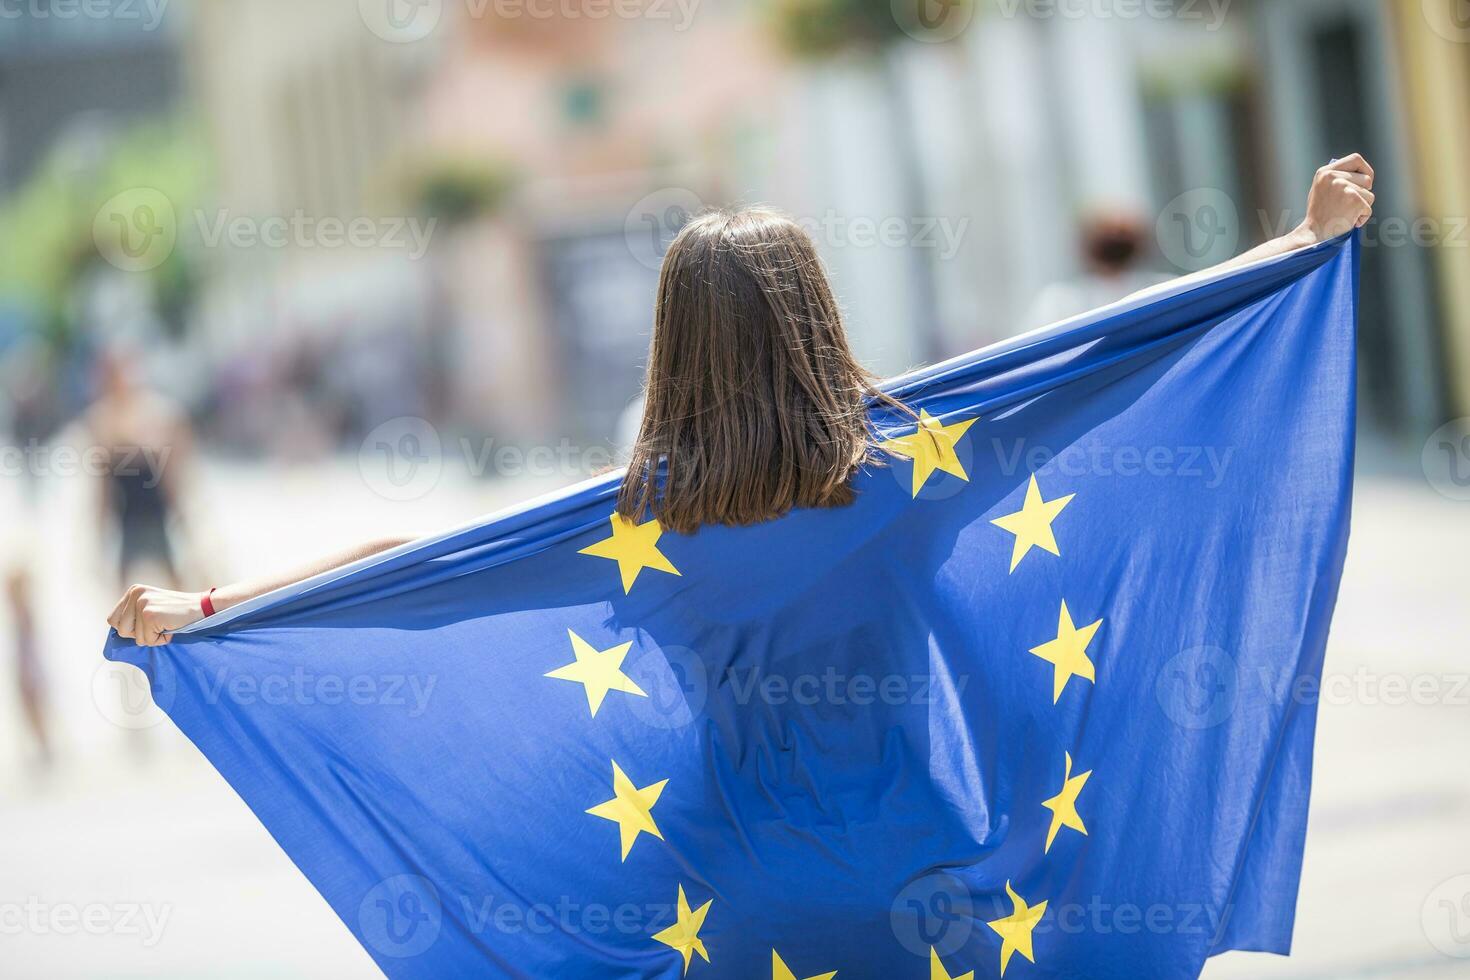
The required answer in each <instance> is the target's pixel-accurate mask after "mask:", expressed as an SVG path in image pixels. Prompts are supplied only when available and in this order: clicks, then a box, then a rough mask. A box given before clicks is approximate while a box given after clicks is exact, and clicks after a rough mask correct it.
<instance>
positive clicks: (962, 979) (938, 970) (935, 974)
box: [929, 946, 975, 980]
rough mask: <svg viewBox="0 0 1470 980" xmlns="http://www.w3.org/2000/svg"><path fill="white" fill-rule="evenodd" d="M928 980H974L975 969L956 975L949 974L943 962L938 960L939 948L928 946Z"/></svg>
mask: <svg viewBox="0 0 1470 980" xmlns="http://www.w3.org/2000/svg"><path fill="white" fill-rule="evenodd" d="M929 980H975V971H974V970H971V971H970V972H969V973H962V974H960V975H959V976H957V977H952V976H950V975H949V971H948V970H946V969H945V968H944V964H943V963H941V962H940V961H939V950H937V949H935V948H934V947H933V946H930V947H929Z"/></svg>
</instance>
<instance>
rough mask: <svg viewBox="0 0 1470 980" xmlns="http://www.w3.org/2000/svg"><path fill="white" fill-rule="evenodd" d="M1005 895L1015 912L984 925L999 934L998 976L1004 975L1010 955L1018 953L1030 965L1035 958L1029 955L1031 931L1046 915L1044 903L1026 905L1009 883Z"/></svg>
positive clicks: (1030, 952) (1030, 951)
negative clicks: (1008, 897) (1028, 961)
mask: <svg viewBox="0 0 1470 980" xmlns="http://www.w3.org/2000/svg"><path fill="white" fill-rule="evenodd" d="M1006 894H1007V895H1009V896H1010V897H1011V902H1012V904H1013V905H1014V906H1015V911H1013V912H1012V913H1011V914H1010V915H1008V916H1006V917H1005V918H1003V919H996V920H995V921H993V922H988V923H986V924H987V925H988V926H990V928H992V929H994V930H995V931H996V932H997V933H999V934H1000V975H1001V976H1005V975H1006V964H1008V963H1010V961H1011V954H1012V953H1020V954H1021V955H1022V956H1024V957H1026V959H1028V960H1030V961H1031V962H1032V963H1035V962H1036V957H1035V956H1033V955H1031V954H1032V950H1031V930H1032V929H1035V928H1036V924H1037V923H1038V922H1040V921H1041V917H1042V916H1043V915H1045V914H1046V903H1045V902H1042V903H1040V904H1039V905H1027V904H1026V900H1025V899H1024V898H1022V897H1021V896H1020V895H1017V894H1016V892H1015V889H1013V888H1011V883H1010V882H1009V881H1007V882H1006Z"/></svg>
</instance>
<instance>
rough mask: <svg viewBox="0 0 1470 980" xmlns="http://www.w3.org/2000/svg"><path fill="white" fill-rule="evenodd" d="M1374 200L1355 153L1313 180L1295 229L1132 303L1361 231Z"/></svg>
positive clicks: (1369, 173)
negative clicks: (1301, 217) (1304, 210)
mask: <svg viewBox="0 0 1470 980" xmlns="http://www.w3.org/2000/svg"><path fill="white" fill-rule="evenodd" d="M1373 197H1374V195H1373V168H1372V167H1370V166H1369V165H1368V161H1367V160H1364V159H1363V157H1362V155H1361V154H1358V153H1354V154H1352V155H1351V156H1346V157H1343V158H1342V159H1341V160H1334V161H1332V162H1331V163H1329V164H1328V165H1327V166H1325V167H1323V168H1322V169H1321V170H1318V171H1317V173H1316V175H1315V176H1314V177H1313V178H1312V189H1311V191H1310V192H1309V193H1308V195H1307V217H1306V220H1305V221H1303V222H1302V223H1301V224H1299V225H1297V226H1296V228H1294V229H1292V230H1291V231H1290V232H1288V233H1287V234H1285V235H1282V236H1281V237H1280V238H1273V239H1271V240H1270V241H1269V242H1266V243H1265V244H1264V245H1257V246H1256V247H1255V248H1253V249H1251V250H1250V251H1249V252H1244V253H1242V254H1240V255H1237V256H1236V257H1235V258H1233V259H1230V260H1229V261H1227V262H1222V263H1220V264H1219V265H1216V266H1211V267H1210V268H1208V269H1204V270H1202V271H1200V272H1195V273H1191V274H1190V275H1187V276H1181V277H1180V278H1178V279H1171V280H1169V281H1168V282H1163V283H1160V284H1159V285H1157V286H1150V287H1149V288H1148V289H1143V290H1140V291H1138V292H1136V293H1134V294H1133V295H1132V296H1130V297H1129V299H1135V298H1138V297H1143V296H1149V295H1152V294H1153V293H1156V292H1159V291H1160V290H1163V289H1166V288H1168V289H1172V288H1176V287H1178V286H1180V285H1188V284H1190V283H1192V282H1196V281H1203V280H1205V279H1208V278H1210V277H1211V276H1216V275H1219V274H1220V273H1222V272H1228V271H1230V270H1231V269H1237V268H1240V267H1241V266H1245V265H1250V264H1251V263H1252V262H1259V261H1260V260H1261V259H1269V258H1271V257H1273V256H1276V255H1284V254H1285V253H1287V252H1294V251H1296V250H1297V249H1299V248H1307V247H1309V246H1312V245H1316V244H1317V243H1318V242H1325V241H1327V240H1328V239H1331V238H1336V237H1337V236H1338V235H1342V234H1346V233H1347V232H1349V231H1351V230H1352V229H1354V228H1361V227H1363V225H1365V224H1367V222H1368V219H1369V218H1371V217H1373Z"/></svg>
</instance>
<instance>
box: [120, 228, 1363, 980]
mask: <svg viewBox="0 0 1470 980" xmlns="http://www.w3.org/2000/svg"><path fill="white" fill-rule="evenodd" d="M1357 247H1358V246H1357V242H1356V239H1355V238H1351V237H1350V238H1346V239H1340V240H1337V241H1335V242H1329V243H1325V244H1323V245H1321V246H1318V247H1316V248H1313V249H1310V250H1306V251H1303V252H1298V253H1295V254H1292V255H1290V256H1286V257H1283V258H1280V259H1277V260H1273V261H1270V262H1267V263H1265V264H1261V265H1257V266H1254V267H1251V268H1248V269H1246V270H1244V271H1242V272H1238V273H1235V274H1231V275H1228V276H1226V277H1223V278H1217V279H1215V280H1213V281H1209V282H1207V283H1205V284H1204V285H1199V286H1197V287H1192V288H1188V289H1184V290H1177V289H1176V290H1174V291H1172V292H1170V293H1168V294H1166V295H1164V296H1163V297H1162V298H1159V299H1155V300H1151V301H1149V302H1146V303H1141V304H1140V303H1132V304H1123V305H1120V306H1117V307H1114V308H1110V309H1109V310H1107V311H1104V312H1102V313H1101V314H1097V315H1092V316H1086V317H1082V318H1079V319H1077V320H1074V321H1072V322H1070V323H1068V324H1064V325H1062V326H1060V327H1058V328H1052V329H1049V330H1046V331H1043V332H1040V333H1036V334H1032V335H1029V336H1026V337H1022V338H1018V339H1017V340H1015V341H1011V342H1008V343H1005V344H1002V345H1000V346H998V347H994V348H991V349H988V350H985V351H982V352H979V353H977V354H972V355H969V356H966V357H962V358H959V359H957V360H954V361H951V362H948V363H946V364H942V365H939V366H937V367H934V368H931V369H928V370H925V371H922V372H919V373H917V374H914V375H911V376H908V377H906V378H903V379H900V380H899V381H898V382H896V383H895V384H893V385H892V386H891V389H890V390H892V392H893V393H894V394H895V395H897V396H899V397H900V398H902V399H903V400H904V401H905V402H906V403H907V404H908V405H909V406H911V407H912V408H913V409H914V410H915V411H916V412H919V413H921V419H922V421H921V423H920V424H919V425H918V426H917V427H916V426H915V424H914V422H913V420H912V419H905V418H904V417H903V416H901V415H897V414H893V413H884V414H882V415H880V416H878V417H877V418H876V420H875V421H876V424H877V425H878V426H879V428H880V431H881V432H882V433H883V435H884V438H885V440H886V441H887V446H888V449H890V450H891V451H892V452H891V455H892V459H893V461H892V463H891V464H889V465H877V466H873V467H871V468H869V469H868V470H866V471H865V472H863V473H862V474H861V475H860V476H859V477H858V481H857V489H858V494H857V501H856V502H855V503H854V504H852V505H851V506H849V507H845V508H842V509H835V510H823V511H803V512H796V513H793V514H791V515H789V516H787V517H784V518H782V519H780V520H777V521H773V522H770V523H768V524H764V525H761V526H756V527H749V528H726V527H706V528H704V529H702V530H700V531H699V532H698V533H697V534H694V535H689V536H684V535H677V534H674V533H661V532H660V529H659V528H658V526H657V525H656V524H653V523H644V524H634V523H629V522H622V521H621V520H619V519H617V518H615V517H613V516H612V513H613V498H614V495H615V491H616V485H617V477H616V476H608V477H606V478H604V479H600V480H595V481H592V482H591V483H589V484H585V485H583V486H581V487H578V488H574V489H573V490H571V491H568V492H564V493H562V494H560V495H557V496H554V497H552V498H549V499H546V500H543V501H539V502H536V503H534V504H531V505H529V506H527V507H523V508H520V509H517V510H514V511H512V512H508V513H506V514H503V515H498V516H496V517H493V518H490V519H488V520H486V521H484V522H481V523H478V524H476V525H474V526H471V527H468V528H465V529H461V530H457V531H454V532H452V533H449V534H446V535H443V536H440V537H437V538H434V539H430V540H427V541H425V542H421V543H417V544H415V545H412V546H409V547H406V548H403V549H399V550H397V551H395V552H392V553H389V554H387V555H385V556H382V557H380V558H376V559H371V560H368V561H365V562H362V563H359V564H357V565H355V566H352V567H350V568H348V569H346V570H343V571H340V572H337V573H331V574H328V575H325V576H321V577H319V578H318V579H314V580H311V581H309V582H307V583H305V584H303V585H302V586H299V587H295V588H291V589H287V590H283V591H282V592H279V593H276V594H273V595H271V596H267V597H264V599H263V600H260V601H256V602H252V603H247V604H245V605H243V606H240V607H237V608H236V609H233V610H230V611H229V612H227V613H225V614H222V615H220V616H217V617H215V618H214V619H213V620H210V621H206V622H205V623H203V624H201V625H200V626H199V627H198V628H196V629H193V630H191V631H184V632H181V633H180V634H178V635H177V636H176V637H175V639H174V641H173V642H172V643H171V644H169V645H167V646H163V647H158V648H154V649H142V648H137V647H134V646H133V645H132V644H131V643H130V642H125V641H121V640H119V639H118V638H117V637H116V636H115V635H114V636H113V637H112V638H111V639H110V640H109V642H108V644H107V649H106V655H107V656H108V657H109V658H112V659H115V660H121V661H126V662H128V663H132V664H136V665H137V666H138V667H140V668H142V669H143V670H144V671H145V672H146V674H147V676H148V679H149V681H150V682H151V688H152V692H153V696H154V699H155V701H156V702H157V703H158V704H159V705H160V707H162V708H163V709H164V710H165V711H166V712H167V713H168V714H169V715H170V716H171V717H172V719H173V721H174V722H175V723H176V724H177V725H178V726H179V727H180V728H181V729H182V730H183V731H184V733H185V734H187V735H188V737H189V738H190V739H192V740H193V742H194V743H195V744H196V745H197V746H198V747H199V749H200V750H201V751H202V752H203V753H204V755H205V756H206V757H207V758H208V759H209V760H210V762H211V763H213V764H214V766H215V767H216V768H217V769H218V770H219V771H220V773H222V774H223V775H224V777H225V778H226V779H227V780H228V781H229V782H230V783H231V785H233V786H234V788H235V789H236V790H237V791H238V792H239V794H240V796H241V797H242V798H243V799H244V800H245V802H246V803H247V804H248V805H249V806H250V807H251V809H252V810H254V812H255V813H256V814H257V815H258V817H259V818H260V820H261V821H262V822H263V823H264V825H265V826H266V828H267V829H268V830H269V831H270V832H271V834H272V835H274V837H275V838H276V840H277V841H279V843H280V844H281V846H282V847H283V848H284V849H285V850H286V852H287V853H288V854H289V855H290V857H291V858H292V860H293V861H295V863H296V864H297V865H298V866H299V867H300V868H301V870H302V871H303V872H304V873H305V874H306V876H307V877H308V878H309V879H310V880H311V882H312V883H313V884H314V885H315V886H316V887H317V889H319V890H320V892H321V894H322V895H323V896H324V897H325V898H326V900H327V901H328V902H329V903H331V905H332V907H333V908H334V909H335V910H336V912H337V914H338V915H339V916H340V917H341V918H342V921H343V922H344V923H346V925H347V927H348V928H349V929H351V930H352V932H353V933H354V934H355V935H356V936H357V937H358V939H359V940H360V941H361V942H362V944H363V945H364V946H365V947H366V949H367V951H368V952H369V953H370V954H371V955H372V956H373V957H374V959H375V960H376V961H377V963H378V964H379V965H380V966H381V968H382V969H383V971H384V972H385V973H387V974H388V975H390V976H393V977H402V978H434V980H439V978H444V977H466V976H477V977H484V976H489V977H533V978H561V977H570V978H577V977H599V978H608V977H656V978H674V977H680V976H685V975H687V976H689V977H701V976H702V977H710V978H726V977H728V978H740V980H750V978H753V977H756V978H765V977H772V978H776V980H794V978H798V977H805V978H831V977H833V976H834V975H835V976H836V977H838V978H841V980H856V978H876V980H901V978H905V977H914V978H923V977H929V978H931V980H932V978H962V977H970V976H971V974H972V973H973V975H974V976H976V977H992V976H999V975H1002V974H1005V975H1008V976H1012V977H1021V978H1024V977H1078V976H1087V977H1129V978H1133V977H1140V976H1147V977H1189V976H1196V975H1197V974H1198V973H1199V972H1200V970H1201V969H1202V968H1203V963H1204V960H1205V958H1206V957H1207V956H1209V955H1211V954H1213V953H1218V952H1221V951H1223V950H1229V949H1248V950H1271V951H1276V952H1286V951H1287V950H1288V947H1289V943H1290V939H1291V930H1292V919H1293V915H1294V909H1295V903H1296V891H1297V881H1298V874H1299V870H1300V864H1301V855H1302V846H1303V838H1304V833H1305V822H1306V813H1307V798H1308V790H1309V783H1310V774H1311V756H1312V737H1313V727H1314V723H1315V717H1314V714H1315V713H1314V710H1313V704H1314V703H1315V699H1314V698H1312V697H1309V696H1303V691H1304V690H1308V689H1309V688H1310V685H1311V683H1312V682H1313V681H1314V680H1315V679H1317V678H1318V677H1319V675H1320V671H1321V665H1322V656H1323V649H1324V646H1325V643H1326V636H1327V628H1328V621H1329V618H1330V615H1331V611H1332V607H1333V603H1334V601H1335V597H1336V591H1337V586H1338V580H1339V577H1340V573H1341V569H1342V563H1343V557H1344V550H1345V547H1346V541H1347V526H1348V509H1349V496H1350V487H1351V472H1352V452H1353V424H1354V423H1353V416H1354V401H1353V398H1354V392H1353V385H1354V320H1355V302H1356V299H1355V297H1356V277H1357V273H1356V264H1357V261H1356V253H1357ZM285 530H286V529H283V533H284V532H285Z"/></svg>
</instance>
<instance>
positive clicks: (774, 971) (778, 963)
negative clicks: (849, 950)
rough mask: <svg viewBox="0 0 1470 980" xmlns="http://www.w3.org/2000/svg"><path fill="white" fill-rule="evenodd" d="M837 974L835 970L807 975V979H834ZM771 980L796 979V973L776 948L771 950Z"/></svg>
mask: <svg viewBox="0 0 1470 980" xmlns="http://www.w3.org/2000/svg"><path fill="white" fill-rule="evenodd" d="M835 976H837V971H836V970H833V971H832V972H831V973H822V974H818V975H817V976H814V977H807V978H806V980H832V978H833V977H835ZM771 980H796V974H794V973H792V972H791V967H789V966H787V965H786V963H785V962H784V961H783V960H782V959H781V954H780V953H778V952H776V951H775V950H774V949H773V950H771Z"/></svg>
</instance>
